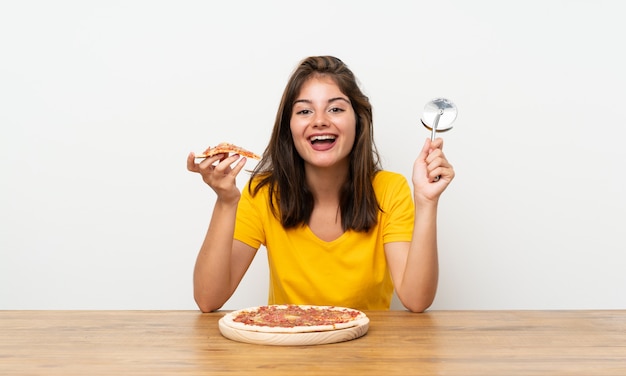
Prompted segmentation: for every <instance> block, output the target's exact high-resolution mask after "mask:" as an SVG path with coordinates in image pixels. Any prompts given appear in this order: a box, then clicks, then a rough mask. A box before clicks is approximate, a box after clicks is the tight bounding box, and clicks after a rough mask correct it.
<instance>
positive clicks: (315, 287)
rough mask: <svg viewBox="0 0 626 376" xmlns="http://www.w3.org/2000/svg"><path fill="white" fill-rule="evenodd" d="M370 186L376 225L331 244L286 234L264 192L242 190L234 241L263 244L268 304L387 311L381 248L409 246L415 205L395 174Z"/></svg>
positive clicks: (306, 233) (302, 230)
mask: <svg viewBox="0 0 626 376" xmlns="http://www.w3.org/2000/svg"><path fill="white" fill-rule="evenodd" d="M248 184H250V183H248ZM373 185H374V191H375V192H376V198H377V199H378V203H379V204H380V206H381V208H382V212H379V213H378V223H377V224H376V226H375V227H374V228H372V229H371V230H370V231H369V232H367V233H364V232H355V231H346V232H345V233H343V234H342V235H341V236H340V237H339V238H337V239H335V240H333V241H330V242H327V241H323V240H321V239H319V238H318V237H317V236H316V235H315V234H314V233H313V232H312V231H311V229H310V228H309V227H308V226H301V227H297V228H293V229H288V230H285V229H284V228H283V226H282V225H281V223H280V221H279V220H278V219H276V217H274V215H273V214H272V211H271V209H270V207H269V204H268V189H267V187H264V188H263V189H262V190H260V191H259V193H258V194H257V195H256V196H255V197H251V195H250V193H249V192H248V187H245V188H244V189H243V190H242V195H241V200H240V201H239V207H238V212H237V222H236V226H235V236H234V237H235V239H237V240H240V241H242V242H244V243H246V244H248V245H250V246H251V247H253V248H255V249H258V248H259V247H260V246H261V245H265V247H266V249H267V257H268V262H269V268H270V290H269V297H268V304H287V303H291V304H312V305H334V306H341V307H350V308H355V309H363V310H369V309H389V305H390V303H391V297H392V294H393V283H392V281H391V276H390V274H389V269H388V267H387V261H386V258H385V252H384V249H383V245H384V244H385V243H389V242H408V241H411V237H412V233H413V220H414V215H415V214H414V204H413V198H412V196H411V190H410V188H409V185H408V183H407V181H406V178H404V176H402V175H400V174H397V173H394V172H389V171H380V172H378V173H377V174H376V176H375V177H374V181H373Z"/></svg>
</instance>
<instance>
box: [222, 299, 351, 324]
mask: <svg viewBox="0 0 626 376" xmlns="http://www.w3.org/2000/svg"><path fill="white" fill-rule="evenodd" d="M360 314H361V313H360V312H359V311H356V310H351V309H347V308H334V307H302V306H298V305H284V306H278V305H270V306H262V307H258V308H257V309H255V310H253V311H245V310H244V311H241V312H240V313H239V314H238V315H237V316H235V317H234V318H233V321H234V322H239V323H242V324H246V325H254V326H267V327H281V328H294V327H301V326H305V327H308V326H319V325H335V324H340V323H347V322H350V321H353V320H355V319H356V318H357V317H358V316H359V315H360Z"/></svg>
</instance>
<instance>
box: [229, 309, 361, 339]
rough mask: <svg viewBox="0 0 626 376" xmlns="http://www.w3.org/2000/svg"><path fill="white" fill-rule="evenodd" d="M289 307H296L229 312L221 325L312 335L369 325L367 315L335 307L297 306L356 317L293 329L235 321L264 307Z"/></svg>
mask: <svg viewBox="0 0 626 376" xmlns="http://www.w3.org/2000/svg"><path fill="white" fill-rule="evenodd" d="M289 306H294V305H273V306H258V307H250V308H245V309H240V310H237V311H233V312H229V313H227V314H226V315H224V317H222V319H221V320H220V321H221V323H222V324H223V325H225V326H227V327H229V328H232V329H237V330H245V331H252V332H261V333H310V332H325V331H333V330H342V329H346V328H352V327H356V326H364V325H368V324H369V318H368V317H367V316H366V315H365V313H363V312H361V311H359V310H355V309H352V308H345V307H334V306H314V305H297V307H300V308H302V309H304V310H308V309H316V310H331V311H338V312H347V313H352V314H354V317H353V318H351V319H350V321H347V322H338V323H334V324H327V325H306V326H293V327H285V326H266V325H251V324H247V323H242V322H237V321H235V319H236V318H237V316H239V315H240V314H241V313H254V312H258V311H259V309H260V308H262V307H273V308H275V309H278V310H281V309H287V308H288V307H289Z"/></svg>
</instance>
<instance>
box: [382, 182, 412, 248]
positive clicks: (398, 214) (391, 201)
mask: <svg viewBox="0 0 626 376" xmlns="http://www.w3.org/2000/svg"><path fill="white" fill-rule="evenodd" d="M387 175H388V176H387V177H388V179H382V180H383V181H384V182H383V184H384V187H381V188H382V189H381V193H382V195H381V197H380V198H379V200H380V201H379V202H380V204H381V206H382V209H383V213H382V215H381V226H382V236H383V243H390V242H410V241H411V239H412V237H413V223H414V220H415V205H414V203H413V196H412V194H411V188H410V187H409V184H408V182H407V180H406V178H405V177H404V176H402V175H400V174H395V173H387Z"/></svg>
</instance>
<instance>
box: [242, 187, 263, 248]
mask: <svg viewBox="0 0 626 376" xmlns="http://www.w3.org/2000/svg"><path fill="white" fill-rule="evenodd" d="M249 185H250V182H248V183H247V184H246V186H245V187H244V189H243V190H242V191H241V198H240V199H239V204H238V206H237V219H236V221H235V234H234V239H237V240H239V241H241V242H243V243H246V244H247V245H249V246H250V247H253V248H254V249H259V247H260V246H261V245H262V244H265V233H264V230H263V214H262V212H261V210H260V209H261V208H263V207H267V203H266V202H265V197H266V196H265V194H262V193H263V192H264V190H261V192H259V193H257V194H256V196H254V197H252V195H251V194H250V191H249V189H248V187H249Z"/></svg>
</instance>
